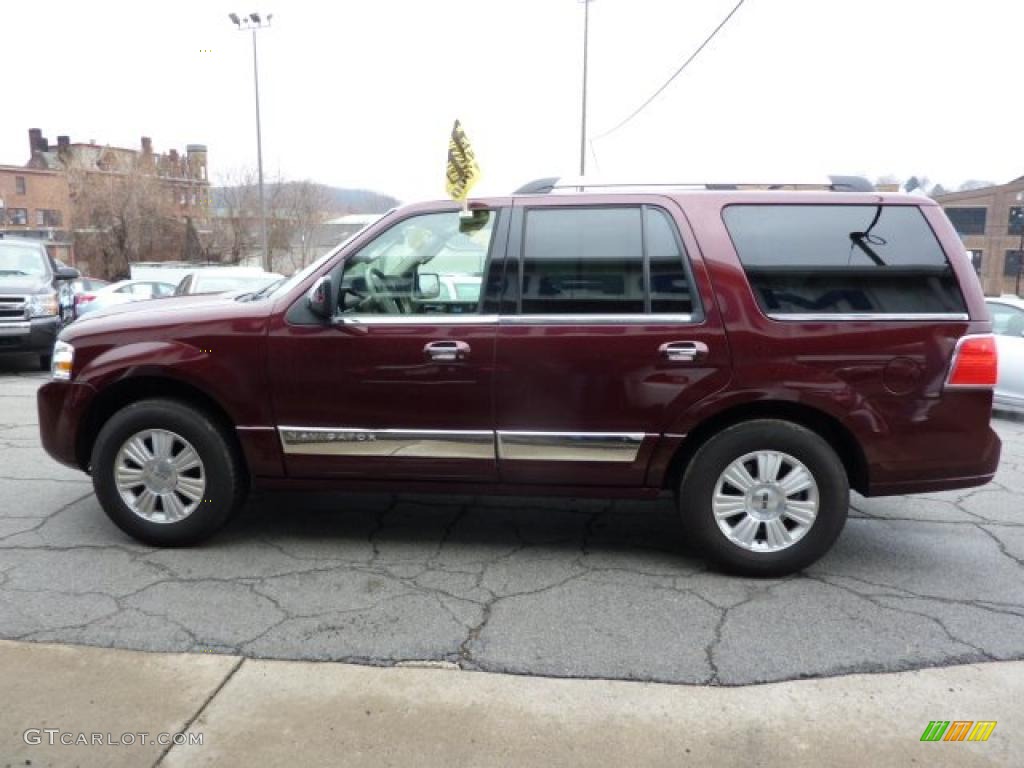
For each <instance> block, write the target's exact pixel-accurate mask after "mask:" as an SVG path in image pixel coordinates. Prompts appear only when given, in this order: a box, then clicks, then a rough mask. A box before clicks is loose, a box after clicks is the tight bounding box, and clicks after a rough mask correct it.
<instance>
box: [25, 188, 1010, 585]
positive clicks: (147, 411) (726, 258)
mask: <svg viewBox="0 0 1024 768" xmlns="http://www.w3.org/2000/svg"><path fill="white" fill-rule="evenodd" d="M585 185H586V182H582V181H567V182H565V183H564V184H563V183H556V182H552V181H551V180H546V181H543V182H538V183H533V184H530V185H527V186H526V187H524V188H523V189H521V190H520V191H519V192H518V193H517V194H515V195H513V196H511V197H506V198H498V199H480V200H474V201H473V202H472V203H471V208H470V212H469V213H468V215H463V214H462V213H461V212H460V210H459V209H458V206H457V205H455V204H453V203H452V202H450V201H445V202H434V203H424V204H419V205H410V206H406V207H403V208H401V209H399V210H397V211H394V212H392V213H390V214H389V215H387V216H385V217H384V218H382V219H381V220H380V221H378V222H377V223H376V224H374V225H373V226H372V227H370V228H368V229H367V230H366V231H364V232H362V233H360V234H359V235H357V236H356V237H354V238H352V239H351V240H349V241H347V242H346V243H344V244H343V245H341V246H340V247H339V248H337V249H336V250H334V251H332V252H330V253H328V254H327V255H326V256H324V257H323V258H322V259H320V260H318V261H316V262H315V263H313V264H312V265H310V266H309V267H308V268H306V269H304V270H302V271H300V272H298V273H297V274H295V275H294V276H292V277H291V278H289V279H287V280H285V281H284V282H282V283H281V284H279V285H278V286H276V287H275V288H273V289H271V290H268V291H266V292H264V293H262V294H254V293H249V294H244V295H239V296H220V297H191V298H188V299H177V300H175V301H168V302H160V303H158V304H153V305H148V306H144V307H143V306H139V305H129V306H125V307H121V308H119V309H116V310H112V311H111V312H110V313H106V314H105V315H104V316H100V317H96V318H95V319H92V320H89V321H87V322H85V323H82V324H75V325H72V326H71V327H69V328H67V329H65V330H64V332H63V333H62V334H61V338H60V341H59V342H58V345H57V350H56V358H55V360H56V362H55V373H54V377H53V381H51V382H49V383H47V384H46V385H44V386H43V387H42V388H41V389H40V390H39V395H38V404H39V424H40V432H41V435H42V441H43V445H44V446H45V448H46V450H47V451H48V452H49V453H50V455H51V456H53V457H55V458H56V459H57V460H58V461H61V462H63V463H65V464H67V465H69V466H73V467H78V468H80V469H82V470H85V471H88V472H90V473H91V475H92V479H93V484H94V487H95V489H96V493H97V496H98V498H99V500H100V503H101V504H102V506H103V508H104V509H105V510H106V513H107V514H108V515H109V516H110V518H111V519H112V520H113V521H114V522H115V523H116V524H117V525H118V526H120V527H121V528H122V529H123V530H124V531H126V532H128V533H129V534H130V535H132V536H134V537H136V538H137V539H139V540H141V541H144V542H147V543H148V544H151V545H158V546H161V545H168V546H177V545H187V544H193V543H195V542H198V541H201V540H203V539H205V538H206V537H208V536H210V535H211V534H213V533H214V532H215V531H216V530H217V529H219V528H220V527H221V526H222V525H223V524H224V522H225V521H226V520H227V519H228V517H229V516H230V515H231V513H232V512H233V511H234V510H235V509H237V508H238V506H239V505H240V504H241V502H242V500H243V499H244V498H245V494H246V491H247V489H248V488H250V487H264V488H266V487H290V488H313V487H316V488H320V487H324V488H347V489H361V490H364V491H365V490H374V489H377V490H380V491H385V492H389V493H390V492H393V491H394V490H395V489H398V488H406V489H418V490H420V491H430V492H437V493H444V494H450V493H528V494H573V495H580V496H583V495H588V496H619V497H633V498H651V497H656V496H658V495H659V494H662V493H673V494H675V498H676V499H677V500H678V505H679V509H680V513H681V515H682V518H683V521H684V523H685V526H686V530H687V531H688V535H689V536H691V537H692V538H693V539H695V540H696V541H698V542H700V543H701V544H702V545H703V547H704V549H705V551H706V552H707V554H708V555H709V557H710V558H711V559H712V560H713V561H715V562H717V563H718V564H719V565H720V566H722V567H724V568H727V569H730V570H732V571H734V572H738V573H744V574H750V575H757V576H779V575H782V574H786V573H791V572H793V571H796V570H798V569H801V568H804V567H805V566H807V565H809V564H811V563H813V562H814V561H815V560H817V559H818V558H819V557H821V556H822V555H823V554H824V553H825V552H826V551H827V550H828V549H829V548H830V547H831V546H832V544H833V542H834V541H835V539H836V537H837V536H838V535H839V533H840V531H841V530H842V528H843V525H844V523H845V520H846V516H847V510H848V506H849V491H850V489H851V488H853V489H856V490H857V491H858V492H860V493H861V494H864V495H866V496H882V495H888V494H904V493H918V492H924V491H939V490H948V489H953V488H966V487H972V486H978V485H982V484H984V483H987V482H989V480H991V479H992V477H993V475H994V473H995V471H996V466H997V464H998V462H999V453H1000V441H999V438H998V437H997V435H996V434H995V432H994V431H993V430H992V428H991V427H990V425H989V419H990V415H991V409H992V390H993V386H994V384H995V381H996V366H997V360H996V344H995V340H994V337H993V335H992V322H991V319H990V317H989V313H988V310H987V308H986V305H985V300H984V297H983V295H982V293H981V288H980V286H979V284H978V280H977V278H976V277H975V275H974V272H973V270H972V267H971V265H970V263H969V262H968V261H967V259H966V258H965V256H964V254H963V246H962V244H961V242H960V239H959V238H958V237H957V234H956V232H955V231H954V229H953V227H952V226H951V225H950V223H949V221H948V220H947V218H946V216H945V214H944V213H943V211H942V209H941V208H940V207H939V206H938V205H937V204H936V203H935V202H933V201H932V200H930V199H927V198H923V197H916V196H910V195H904V194H884V193H878V192H876V191H874V190H873V188H872V187H871V186H870V184H867V183H866V182H864V181H863V180H859V179H837V180H835V181H834V182H832V183H829V184H825V185H822V186H821V187H817V188H813V189H812V188H805V187H800V188H798V189H771V190H770V189H751V188H747V187H733V188H723V187H720V186H716V187H715V188H713V189H712V188H706V189H705V188H700V189H687V188H682V187H680V188H672V187H667V188H658V189H651V188H648V189H640V190H639V191H637V190H635V189H634V188H632V187H610V188H598V189H591V188H588V187H586V186H585ZM446 283H447V284H459V285H462V286H463V287H462V288H460V289H459V290H456V291H454V295H453V292H452V291H447V290H442V288H441V286H443V285H445V284H446ZM469 285H475V286H477V287H476V290H475V292H471V291H470V290H469V289H468V287H467V286H469ZM903 546H904V549H906V547H911V548H912V547H913V542H912V541H908V542H905V543H904V545H903Z"/></svg>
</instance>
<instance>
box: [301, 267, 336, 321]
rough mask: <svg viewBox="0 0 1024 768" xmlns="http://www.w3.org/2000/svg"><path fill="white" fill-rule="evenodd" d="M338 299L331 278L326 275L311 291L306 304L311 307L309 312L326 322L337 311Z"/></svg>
mask: <svg viewBox="0 0 1024 768" xmlns="http://www.w3.org/2000/svg"><path fill="white" fill-rule="evenodd" d="M336 299H337V297H336V295H335V292H334V286H333V285H331V276H330V275H324V276H323V277H321V278H320V279H319V280H317V281H316V282H315V283H314V284H313V287H312V288H310V289H309V294H307V296H306V303H307V304H308V305H309V311H310V312H312V313H313V314H314V315H316V316H317V317H320V318H323V319H324V320H330V319H331V318H332V317H334V313H335V311H336V310H337V304H336Z"/></svg>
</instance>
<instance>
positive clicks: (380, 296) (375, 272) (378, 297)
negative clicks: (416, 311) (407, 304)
mask: <svg viewBox="0 0 1024 768" xmlns="http://www.w3.org/2000/svg"><path fill="white" fill-rule="evenodd" d="M366 288H367V291H368V292H369V294H370V296H371V297H372V298H373V300H374V302H375V303H376V304H377V306H378V307H380V308H381V309H383V310H384V311H385V312H387V313H388V314H390V315H400V314H402V307H401V306H400V305H399V303H398V302H397V301H395V299H393V298H392V297H390V296H388V295H387V293H388V289H387V280H386V278H385V276H384V273H383V272H381V271H380V270H379V269H376V268H375V267H368V268H367V270H366Z"/></svg>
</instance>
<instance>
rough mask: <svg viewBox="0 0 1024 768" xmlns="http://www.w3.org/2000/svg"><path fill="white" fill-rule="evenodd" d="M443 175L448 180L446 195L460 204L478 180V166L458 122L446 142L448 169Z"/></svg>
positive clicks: (467, 139)
mask: <svg viewBox="0 0 1024 768" xmlns="http://www.w3.org/2000/svg"><path fill="white" fill-rule="evenodd" d="M445 175H446V176H447V180H448V184H447V188H448V195H449V196H450V197H451V198H452V199H453V200H459V201H462V202H465V200H466V198H467V197H468V196H469V190H471V189H472V188H473V185H474V184H476V182H477V179H479V178H480V166H478V165H477V164H476V155H475V154H474V152H473V148H472V147H471V146H470V145H469V138H468V137H467V136H466V132H465V131H464V130H462V124H461V123H460V122H459V121H458V120H456V121H455V125H453V126H452V137H451V139H449V140H448V168H447V170H446V174H445Z"/></svg>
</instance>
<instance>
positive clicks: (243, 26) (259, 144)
mask: <svg viewBox="0 0 1024 768" xmlns="http://www.w3.org/2000/svg"><path fill="white" fill-rule="evenodd" d="M228 18H229V19H231V22H232V23H233V24H234V25H235V26H236V27H238V31H239V32H242V31H244V30H247V29H251V30H252V80H253V85H254V86H255V90H256V173H257V177H258V182H259V197H260V238H261V242H262V245H263V269H265V270H266V271H267V272H273V271H274V270H273V265H272V264H271V262H270V241H269V240H268V239H267V204H266V201H265V198H264V195H263V135H262V132H261V130H260V68H259V62H258V60H257V58H256V31H257V30H260V29H263V28H265V27H269V26H270V20H271V19H273V18H274V14H272V13H270V14H267V18H266V21H264V20H263V19H262V18H260V15H259V14H258V13H250V14H249V15H248V16H247V17H242V18H239V17H238V14H237V13H230V14H228Z"/></svg>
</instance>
